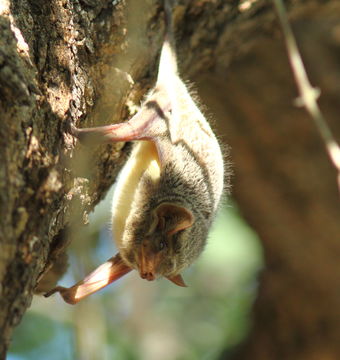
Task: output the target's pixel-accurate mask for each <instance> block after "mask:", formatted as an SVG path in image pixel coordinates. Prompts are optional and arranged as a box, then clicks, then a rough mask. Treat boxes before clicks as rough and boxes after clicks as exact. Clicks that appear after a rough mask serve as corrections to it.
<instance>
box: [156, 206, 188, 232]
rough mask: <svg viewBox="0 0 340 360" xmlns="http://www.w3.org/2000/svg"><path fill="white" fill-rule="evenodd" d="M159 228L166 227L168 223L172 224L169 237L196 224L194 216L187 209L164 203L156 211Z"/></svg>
mask: <svg viewBox="0 0 340 360" xmlns="http://www.w3.org/2000/svg"><path fill="white" fill-rule="evenodd" d="M156 215H157V218H158V223H159V226H161V227H164V226H166V225H167V224H165V222H166V221H169V222H170V224H171V225H170V227H169V229H168V230H169V231H168V235H170V236H171V235H173V234H176V233H177V232H178V231H181V230H184V229H187V228H189V227H190V226H191V225H192V224H193V223H194V216H193V214H192V212H191V211H190V210H188V209H187V208H185V207H183V206H180V205H177V204H173V203H162V204H160V205H159V206H158V207H157V209H156Z"/></svg>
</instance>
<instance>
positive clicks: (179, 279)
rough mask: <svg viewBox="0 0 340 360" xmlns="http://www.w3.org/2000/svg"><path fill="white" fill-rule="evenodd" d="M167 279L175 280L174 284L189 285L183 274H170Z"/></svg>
mask: <svg viewBox="0 0 340 360" xmlns="http://www.w3.org/2000/svg"><path fill="white" fill-rule="evenodd" d="M167 279H168V280H170V281H171V282H173V283H174V284H176V285H178V286H182V287H187V285H186V283H185V282H184V280H183V278H182V275H181V274H178V275H175V276H171V277H170V276H168V277H167Z"/></svg>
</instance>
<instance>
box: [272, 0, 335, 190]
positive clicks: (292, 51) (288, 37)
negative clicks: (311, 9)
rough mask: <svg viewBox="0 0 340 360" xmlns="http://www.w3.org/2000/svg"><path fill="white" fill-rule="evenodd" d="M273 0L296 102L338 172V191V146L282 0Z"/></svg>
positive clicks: (318, 91)
mask: <svg viewBox="0 0 340 360" xmlns="http://www.w3.org/2000/svg"><path fill="white" fill-rule="evenodd" d="M273 2H274V5H275V7H276V10H277V13H278V17H279V19H280V22H281V27H282V31H283V34H284V37H285V42H286V46H287V51H288V57H289V61H290V64H291V67H292V70H293V74H294V77H295V81H296V84H297V87H298V89H299V98H298V99H297V102H296V103H297V104H299V105H300V106H304V107H305V108H306V110H307V112H308V113H309V114H310V116H311V117H312V119H313V120H314V123H315V125H316V127H317V128H318V130H319V132H320V135H321V137H322V139H323V141H324V143H325V146H326V150H327V152H328V155H329V157H330V159H331V161H332V163H333V165H334V167H335V168H336V170H337V172H338V187H339V191H340V148H339V145H338V144H337V142H336V141H335V138H334V136H333V135H332V132H331V130H330V128H329V127H328V125H327V123H326V121H325V119H324V117H323V115H322V113H321V111H320V108H319V106H318V103H317V99H318V97H319V95H320V90H319V89H318V88H313V87H312V86H311V84H310V82H309V79H308V77H307V73H306V70H305V67H304V65H303V62H302V59H301V55H300V52H299V49H298V47H297V44H296V40H295V37H294V34H293V31H292V28H291V26H290V23H289V21H288V16H287V12H286V9H285V7H284V4H283V1H282V0H273Z"/></svg>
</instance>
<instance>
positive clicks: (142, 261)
mask: <svg viewBox="0 0 340 360" xmlns="http://www.w3.org/2000/svg"><path fill="white" fill-rule="evenodd" d="M159 262H160V258H159V254H155V253H154V252H153V251H152V250H151V249H150V244H149V243H147V242H143V243H142V246H141V249H140V253H139V266H138V268H139V274H140V277H141V278H142V279H146V280H148V281H153V280H155V279H156V273H157V268H158V266H159Z"/></svg>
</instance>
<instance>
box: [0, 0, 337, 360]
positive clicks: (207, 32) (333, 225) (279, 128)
mask: <svg viewBox="0 0 340 360" xmlns="http://www.w3.org/2000/svg"><path fill="white" fill-rule="evenodd" d="M4 4H6V3H5V2H4ZM238 5H239V4H238V3H235V4H233V3H231V2H228V3H227V2H225V1H224V0H223V1H222V0H220V1H205V0H203V1H201V0H197V1H194V2H192V1H189V0H187V1H180V2H179V5H178V6H177V7H176V13H175V14H176V19H175V20H176V25H177V28H178V35H177V38H178V46H179V58H180V63H181V70H182V71H181V72H182V73H183V74H185V76H184V77H187V76H191V77H192V76H194V75H196V76H197V74H199V73H202V71H204V72H205V73H206V75H205V76H200V78H198V82H199V85H200V87H199V90H200V95H201V97H202V98H203V99H204V103H206V104H207V105H208V107H209V108H210V109H211V110H212V111H213V112H214V113H215V114H216V117H217V119H218V125H219V126H220V128H221V133H222V134H223V137H224V138H225V139H226V140H227V142H228V143H229V144H230V145H231V147H232V158H233V163H234V171H235V179H234V186H233V188H234V196H235V198H236V200H237V201H238V203H239V205H240V208H241V210H242V211H243V213H244V215H245V217H246V218H247V219H248V221H249V222H250V224H251V225H252V226H253V227H254V228H255V229H256V231H257V232H258V234H259V235H260V237H261V240H262V241H263V244H264V250H265V257H266V269H265V270H264V272H263V275H262V278H261V285H260V293H259V298H258V300H257V303H256V306H255V315H254V321H255V322H254V328H253V331H252V333H251V335H250V337H249V340H248V342H247V343H246V344H244V346H243V348H242V351H240V352H239V353H238V357H239V358H242V359H250V358H251V359H261V360H262V359H314V358H315V359H321V358H325V359H336V358H338V357H339V355H340V349H339V344H338V343H339V341H336V340H337V339H336V337H337V335H338V334H340V329H339V327H340V322H339V313H337V312H338V308H339V307H338V306H337V304H338V301H339V293H338V289H337V284H339V261H338V257H337V254H339V252H340V243H339V241H338V240H339V233H340V231H339V230H340V229H339V210H340V209H339V202H338V194H337V191H336V178H335V172H334V171H333V169H332V168H331V166H330V163H329V161H328V159H327V156H326V154H325V151H324V149H323V144H322V143H321V141H320V138H319V136H318V134H317V132H316V130H315V128H314V126H313V124H312V122H311V121H310V119H309V118H308V117H307V115H305V113H304V111H303V110H302V109H296V108H294V107H293V106H292V98H293V97H294V96H295V94H296V91H295V87H294V84H293V83H292V80H291V79H292V76H291V74H290V71H289V67H288V62H287V60H286V55H285V51H284V48H283V41H282V38H281V36H280V32H279V30H278V26H277V24H276V23H275V22H274V21H273V20H274V18H275V16H274V13H273V9H272V8H271V6H269V5H268V3H265V2H263V1H257V2H255V3H254V4H253V5H252V6H251V7H250V8H248V9H246V8H245V7H244V8H242V7H241V6H238ZM3 7H4V8H3V9H1V11H2V15H0V28H1V31H0V108H1V122H0V164H1V166H0V211H1V217H0V246H1V248H0V284H1V287H0V292H1V293H0V354H1V355H0V358H1V357H4V354H5V352H6V348H7V346H8V342H9V339H10V336H11V331H12V329H13V327H14V326H15V325H16V324H17V323H18V322H19V321H20V319H21V317H22V315H23V313H24V311H25V310H26V308H27V307H28V306H29V303H30V301H31V298H32V295H33V291H34V289H35V288H36V285H37V280H38V279H40V277H41V274H43V273H44V272H46V270H47V269H48V268H50V266H51V265H52V263H53V261H54V260H55V259H57V258H58V256H59V255H60V254H61V253H62V252H63V251H62V249H63V247H64V246H66V245H67V242H68V237H67V228H68V226H70V224H73V223H79V222H81V221H85V222H86V216H87V214H88V212H89V211H91V210H92V209H93V207H94V206H95V204H96V203H97V202H98V201H99V200H100V199H101V198H102V197H103V195H104V194H105V192H106V191H107V189H108V188H109V186H110V185H111V184H112V182H113V181H114V179H115V177H116V175H117V173H118V171H119V169H120V166H121V165H122V164H123V162H124V159H125V157H126V153H127V151H128V147H124V144H116V145H108V146H102V147H97V148H95V149H90V151H88V152H87V153H86V154H84V152H85V151H86V150H84V149H81V148H80V147H79V146H77V147H75V145H76V143H75V141H74V139H73V138H72V137H70V136H69V135H67V134H66V133H65V121H66V118H67V117H68V116H69V117H71V119H72V120H73V121H74V122H75V123H76V124H78V125H80V126H92V125H94V124H95V125H99V124H108V123H112V122H119V121H123V120H125V119H126V118H127V117H129V115H130V114H131V113H133V111H134V107H135V104H138V102H139V101H140V99H141V97H142V95H143V94H145V92H146V91H147V90H148V89H149V88H150V86H152V83H153V81H154V79H155V72H156V66H157V56H158V54H159V50H160V46H161V41H162V34H163V30H164V24H163V21H162V16H161V6H160V3H159V2H157V1H153V2H148V5H146V4H144V2H141V1H137V0H133V1H132V0H131V1H129V2H128V3H127V4H125V2H123V1H122V2H112V1H105V0H102V1H99V2H97V1H96V2H95V1H91V0H82V1H80V0H79V1H77V0H72V1H71V0H63V1H59V0H52V1H49V2H46V1H43V0H41V1H37V0H36V1H12V2H9V3H8V7H7V8H6V5H4V6H3ZM337 13H339V8H338V5H337V4H336V1H328V2H321V1H320V2H315V3H313V4H305V3H303V2H302V1H301V2H299V1H296V2H294V6H293V7H292V15H293V18H294V20H295V24H296V30H297V32H298V34H303V33H304V32H305V30H304V29H306V26H309V28H308V29H309V30H308V32H307V34H308V36H307V37H305V38H301V39H300V40H301V43H302V44H304V45H305V46H306V49H305V51H306V59H308V60H310V63H309V64H308V65H309V67H310V70H311V72H312V74H313V76H315V79H314V80H315V82H316V83H317V84H320V86H321V88H322V91H323V97H322V101H323V107H324V110H325V113H326V116H327V118H328V119H329V120H330V121H331V124H332V128H333V129H334V130H335V131H337V134H339V125H338V124H336V119H337V116H336V114H337V113H338V111H339V105H338V104H339V100H338V99H339V97H338V93H339V85H338V84H339V83H340V82H339V77H340V75H339V72H338V70H337V66H336V59H338V58H339V52H338V50H337V48H338V43H339V35H338V30H337V29H339V26H340V25H339V22H338V19H337V17H336V14H337ZM316 25H317V26H316ZM299 30H300V31H299ZM305 33H306V32H305ZM330 34H331V35H330ZM313 39H314V40H315V41H314V42H313V41H312V40H313ZM323 42H324V43H323ZM320 44H323V45H322V48H321V49H318V46H321V45H320ZM321 53H322V54H324V56H323V57H322V58H320V54H321ZM315 59H316V60H315ZM320 59H321V60H320ZM312 60H313V61H312ZM320 62H321V66H318V65H320V64H318V63H320ZM329 73H331V74H332V76H327V75H329ZM132 79H133V80H132ZM60 267H61V268H64V267H65V263H64V262H61V266H60ZM60 272H61V271H59V272H58V271H56V272H55V276H54V281H57V278H58V276H59V274H60ZM40 285H41V284H40ZM44 286H45V287H46V286H52V284H51V283H48V284H45V285H44Z"/></svg>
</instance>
